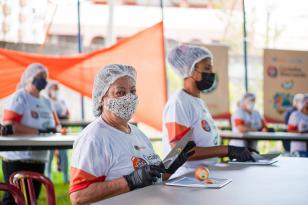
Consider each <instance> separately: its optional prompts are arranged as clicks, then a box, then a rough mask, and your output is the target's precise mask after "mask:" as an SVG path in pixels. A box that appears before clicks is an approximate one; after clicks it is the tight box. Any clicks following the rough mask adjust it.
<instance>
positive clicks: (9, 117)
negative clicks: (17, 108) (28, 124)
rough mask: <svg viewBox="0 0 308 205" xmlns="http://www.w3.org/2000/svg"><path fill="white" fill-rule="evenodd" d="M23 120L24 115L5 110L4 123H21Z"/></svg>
mask: <svg viewBox="0 0 308 205" xmlns="http://www.w3.org/2000/svg"><path fill="white" fill-rule="evenodd" d="M21 120H22V115H20V114H18V113H17V112H14V111H11V110H4V113H3V122H17V123H20V122H21Z"/></svg>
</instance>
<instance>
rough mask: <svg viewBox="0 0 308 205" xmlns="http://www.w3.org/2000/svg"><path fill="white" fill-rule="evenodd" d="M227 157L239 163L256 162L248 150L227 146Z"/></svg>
mask: <svg viewBox="0 0 308 205" xmlns="http://www.w3.org/2000/svg"><path fill="white" fill-rule="evenodd" d="M228 157H229V158H230V160H233V159H236V160H237V161H239V162H245V161H253V162H254V161H256V160H255V159H254V158H253V157H252V156H251V153H250V151H249V149H248V148H246V147H236V146H230V145H229V146H228Z"/></svg>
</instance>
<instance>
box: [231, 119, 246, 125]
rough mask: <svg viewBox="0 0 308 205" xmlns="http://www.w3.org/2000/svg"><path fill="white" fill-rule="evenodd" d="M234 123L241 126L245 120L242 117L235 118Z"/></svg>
mask: <svg viewBox="0 0 308 205" xmlns="http://www.w3.org/2000/svg"><path fill="white" fill-rule="evenodd" d="M234 124H235V126H236V127H237V126H241V125H245V121H244V120H243V119H240V118H238V119H234Z"/></svg>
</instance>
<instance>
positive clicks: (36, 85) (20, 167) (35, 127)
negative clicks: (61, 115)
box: [0, 63, 57, 205]
mask: <svg viewBox="0 0 308 205" xmlns="http://www.w3.org/2000/svg"><path fill="white" fill-rule="evenodd" d="M47 74H48V71H47V68H46V67H44V66H43V65H41V64H38V63H34V64H31V65H29V66H28V68H27V69H26V70H25V71H24V73H23V74H22V77H21V80H20V84H19V88H18V90H17V91H16V92H15V93H13V94H12V96H11V97H10V98H9V101H8V103H7V105H6V107H5V109H4V114H3V122H4V124H5V125H4V126H2V128H1V134H2V135H12V134H14V135H26V134H32V135H38V134H39V133H47V132H53V131H55V126H56V121H57V116H56V113H55V112H54V110H53V109H52V105H51V103H50V101H49V100H48V99H47V98H45V97H43V96H41V95H40V92H41V91H42V90H43V89H44V88H45V87H46V85H47V80H46V79H47ZM47 155H48V151H47V150H46V151H9V152H1V153H0V156H1V157H2V158H3V161H2V170H3V174H4V180H5V182H9V177H10V175H11V174H12V173H13V172H16V171H35V172H39V173H41V174H44V168H45V163H46V161H47ZM34 189H35V193H36V194H35V196H36V197H37V198H38V196H39V193H40V189H41V185H40V183H37V182H34ZM2 204H3V205H5V204H15V202H14V199H13V197H12V196H11V195H10V194H9V193H5V195H4V198H3V201H2Z"/></svg>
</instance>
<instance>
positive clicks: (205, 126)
mask: <svg viewBox="0 0 308 205" xmlns="http://www.w3.org/2000/svg"><path fill="white" fill-rule="evenodd" d="M201 127H202V128H203V129H204V130H205V131H206V132H210V131H211V127H210V125H209V123H208V122H207V121H206V120H202V121H201Z"/></svg>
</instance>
